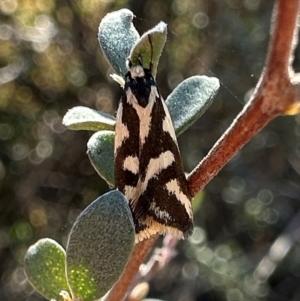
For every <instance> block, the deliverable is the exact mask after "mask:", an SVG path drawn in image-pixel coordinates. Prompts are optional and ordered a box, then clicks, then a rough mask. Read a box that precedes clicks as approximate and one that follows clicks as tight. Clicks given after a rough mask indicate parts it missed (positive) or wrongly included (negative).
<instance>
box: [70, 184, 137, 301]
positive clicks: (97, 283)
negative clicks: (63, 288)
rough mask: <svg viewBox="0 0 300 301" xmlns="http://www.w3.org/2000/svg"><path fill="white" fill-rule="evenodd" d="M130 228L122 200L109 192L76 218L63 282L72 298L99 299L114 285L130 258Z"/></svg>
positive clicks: (116, 193) (117, 195)
mask: <svg viewBox="0 0 300 301" xmlns="http://www.w3.org/2000/svg"><path fill="white" fill-rule="evenodd" d="M134 240H135V230H134V224H133V220H132V216H131V212H130V209H129V207H128V205H127V202H126V199H125V197H124V196H123V194H122V193H120V192H119V191H116V190H115V191H111V192H108V193H106V194H104V195H103V196H101V197H99V198H98V199H97V200H95V201H94V202H93V203H91V204H90V205H89V206H88V207H87V208H86V209H85V210H84V211H83V212H82V213H81V214H80V215H79V217H78V218H77V221H76V222H75V224H74V226H73V228H72V230H71V233H70V237H69V242H68V246H67V251H66V252H67V258H66V260H67V278H68V282H69V285H70V287H71V291H72V295H73V296H74V297H76V298H78V299H80V298H82V299H83V300H84V301H93V300H96V299H99V298H100V297H102V296H103V295H104V294H105V293H106V292H107V291H108V290H109V289H110V288H111V287H112V285H113V284H114V283H115V282H116V281H117V279H118V278H119V277H120V275H121V273H122V272H123V270H124V268H125V265H126V264H127V261H128V258H129V256H130V254H131V251H132V248H133V245H134Z"/></svg>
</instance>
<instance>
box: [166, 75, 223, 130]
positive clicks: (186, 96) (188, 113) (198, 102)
mask: <svg viewBox="0 0 300 301" xmlns="http://www.w3.org/2000/svg"><path fill="white" fill-rule="evenodd" d="M219 87H220V83H219V80H218V79H217V78H215V77H207V76H192V77H190V78H187V79H186V80H184V81H183V82H182V83H180V84H179V85H178V86H177V87H176V88H175V89H174V91H173V92H172V93H171V94H170V95H169V97H168V98H167V100H166V104H167V106H168V109H169V112H170V115H171V118H172V121H173V125H174V128H175V131H176V134H177V136H179V135H180V134H182V133H183V132H184V131H185V130H186V129H187V128H189V127H190V126H191V125H192V124H193V123H194V122H195V121H197V120H198V119H199V118H200V117H201V116H202V115H203V113H204V112H205V111H206V110H207V109H208V107H209V106H210V105H211V103H212V100H213V97H214V96H215V95H216V93H217V91H218V90H219Z"/></svg>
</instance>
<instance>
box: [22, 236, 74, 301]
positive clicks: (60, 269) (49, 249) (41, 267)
mask: <svg viewBox="0 0 300 301" xmlns="http://www.w3.org/2000/svg"><path fill="white" fill-rule="evenodd" d="M65 260H66V252H65V250H64V249H63V248H62V247H61V246H60V245H59V244H58V243H57V242H56V241H54V240H52V239H49V238H44V239H40V240H39V241H38V242H37V243H35V244H34V245H32V246H31V247H30V248H29V249H28V251H27V253H26V255H25V259H24V269H25V274H26V276H27V278H28V280H29V282H30V283H31V285H32V286H33V287H34V288H35V290H36V291H37V292H39V293H40V294H42V295H43V296H44V297H45V298H47V299H49V300H51V299H52V298H53V299H55V300H62V297H61V296H60V292H61V291H62V290H64V291H69V286H68V283H67V279H66V276H65Z"/></svg>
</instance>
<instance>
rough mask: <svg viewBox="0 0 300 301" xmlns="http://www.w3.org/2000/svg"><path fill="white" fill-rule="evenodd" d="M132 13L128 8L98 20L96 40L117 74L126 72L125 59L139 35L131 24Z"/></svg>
mask: <svg viewBox="0 0 300 301" xmlns="http://www.w3.org/2000/svg"><path fill="white" fill-rule="evenodd" d="M133 17H134V15H133V13H132V12H131V11H130V10H128V9H120V10H118V11H115V12H112V13H109V14H107V15H106V16H105V17H104V18H103V19H102V20H101V22H100V25H99V31H98V41H99V43H100V46H101V48H102V51H103V52H104V54H105V56H106V58H107V59H108V61H109V62H110V64H111V66H112V67H113V68H114V70H115V71H116V73H117V74H119V75H122V76H123V77H124V76H125V74H126V73H127V67H126V59H127V58H128V56H129V54H130V50H131V48H132V46H133V45H134V44H135V42H136V41H137V40H138V39H139V37H140V35H139V33H138V32H137V30H136V29H135V27H134V26H133V24H132V20H133Z"/></svg>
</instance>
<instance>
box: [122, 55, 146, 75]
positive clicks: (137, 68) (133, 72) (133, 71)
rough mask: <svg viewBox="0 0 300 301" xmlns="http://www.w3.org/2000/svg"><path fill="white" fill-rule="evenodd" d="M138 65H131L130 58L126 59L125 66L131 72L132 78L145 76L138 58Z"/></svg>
mask: <svg viewBox="0 0 300 301" xmlns="http://www.w3.org/2000/svg"><path fill="white" fill-rule="evenodd" d="M139 63H140V65H136V66H133V65H132V62H131V60H130V59H128V60H127V62H126V64H127V68H128V70H129V72H130V74H131V77H132V78H137V77H143V76H145V71H144V68H143V66H142V63H141V61H140V60H139Z"/></svg>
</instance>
